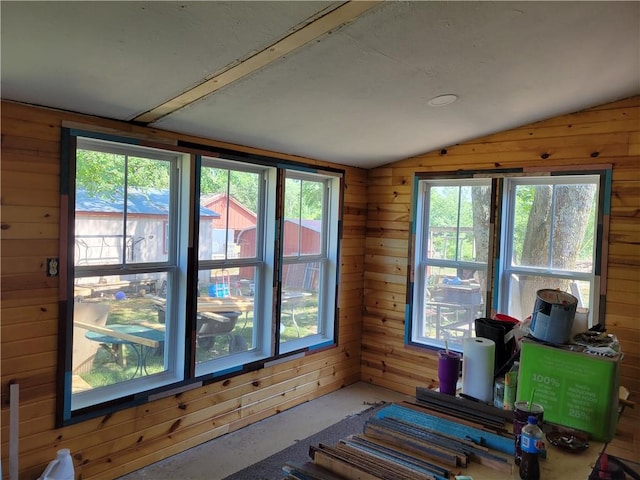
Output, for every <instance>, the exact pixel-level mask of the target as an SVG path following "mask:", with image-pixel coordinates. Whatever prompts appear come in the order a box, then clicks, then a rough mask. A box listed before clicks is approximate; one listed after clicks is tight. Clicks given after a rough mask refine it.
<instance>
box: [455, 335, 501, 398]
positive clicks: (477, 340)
mask: <svg viewBox="0 0 640 480" xmlns="http://www.w3.org/2000/svg"><path fill="white" fill-rule="evenodd" d="M495 351H496V344H495V342H494V341H493V340H489V339H488V338H482V337H472V338H464V339H463V340H462V393H464V394H466V395H470V396H472V397H473V398H477V399H478V400H482V401H483V402H489V403H492V402H493V369H494V364H495Z"/></svg>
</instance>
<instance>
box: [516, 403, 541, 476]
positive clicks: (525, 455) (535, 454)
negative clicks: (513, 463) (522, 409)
mask: <svg viewBox="0 0 640 480" xmlns="http://www.w3.org/2000/svg"><path fill="white" fill-rule="evenodd" d="M527 422H528V423H527V424H526V425H525V426H524V427H522V436H521V440H520V445H521V448H522V460H521V461H520V478H521V479H522V480H539V479H540V452H541V451H542V450H543V449H544V441H543V439H544V434H543V433H542V430H540V427H538V419H537V418H536V417H534V416H533V415H531V416H529V418H528V419H527Z"/></svg>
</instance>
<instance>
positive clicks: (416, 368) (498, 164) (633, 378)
mask: <svg viewBox="0 0 640 480" xmlns="http://www.w3.org/2000/svg"><path fill="white" fill-rule="evenodd" d="M639 144H640V97H633V98H629V99H626V100H622V101H619V102H615V103H612V104H609V105H602V106H599V107H596V108H592V109H588V110H585V111H582V112H578V113H573V114H570V115H563V116H560V117H556V118H551V119H549V120H545V121H542V122H538V123H535V124H532V125H528V126H525V127H521V128H516V129H513V130H510V131H506V132H502V133H497V134H495V135H490V136H487V137H484V138H480V139H477V140H474V141H470V142H466V143H464V144H461V145H455V146H451V147H447V148H444V149H441V150H438V151H434V152H429V153H425V154H423V155H418V156H416V157H413V158H409V159H406V160H402V161H399V162H396V163H393V164H391V165H385V166H384V167H381V168H378V169H374V170H371V171H369V194H368V195H369V196H368V198H369V201H368V203H367V208H368V212H369V215H368V221H367V240H366V251H365V282H364V285H365V296H364V303H365V312H366V314H365V315H364V316H363V326H362V331H363V334H362V351H363V354H362V379H363V380H365V381H369V382H372V383H375V384H378V385H381V386H384V387H388V388H392V389H394V390H398V391H401V392H404V393H407V394H409V395H414V394H415V387H416V383H417V381H422V382H427V381H428V379H434V378H437V365H436V362H435V355H434V354H433V353H432V354H429V353H425V351H424V350H420V349H417V348H412V347H407V346H405V345H404V338H403V335H404V314H405V304H406V302H407V298H406V289H407V265H408V263H409V259H408V253H409V243H408V242H409V231H408V228H409V212H410V208H411V205H410V202H411V197H412V193H411V188H412V187H411V186H412V185H413V177H414V175H415V173H417V172H443V171H451V170H458V169H473V170H477V169H493V168H505V167H520V168H531V167H534V168H539V167H541V166H544V167H545V168H548V167H571V166H583V165H593V164H610V165H612V166H613V175H612V178H613V186H612V198H611V215H610V233H609V242H610V243H609V251H608V277H607V280H608V282H607V291H606V296H607V300H606V310H607V315H606V318H605V322H606V326H607V329H608V331H609V332H611V333H613V334H615V335H617V336H618V337H619V338H620V339H621V341H622V347H623V349H624V351H625V352H626V353H625V357H624V360H623V366H622V369H621V371H622V373H621V382H622V384H623V385H625V386H626V387H627V388H629V390H630V391H631V398H632V399H634V398H635V400H636V401H637V399H638V398H640V382H639V381H638V378H640V355H639V352H640V322H639V321H638V307H639V306H640V303H639V299H640V246H639V244H640V227H639V225H640V224H639V223H638V218H639V217H640V193H639V192H640V157H639V154H640V147H639ZM545 153H546V154H548V158H546V159H542V158H541V156H542V155H543V154H545ZM425 355H426V356H428V357H429V361H425ZM381 357H383V359H384V360H383V359H381ZM628 418H631V420H629V421H634V418H635V417H628V416H623V422H624V421H625V420H627V419H628ZM635 421H637V418H635ZM621 428H622V430H623V431H630V430H631V429H629V428H627V427H625V426H624V425H622V427H621ZM636 430H637V428H636Z"/></svg>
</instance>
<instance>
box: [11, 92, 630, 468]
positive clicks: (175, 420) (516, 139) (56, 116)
mask: <svg viewBox="0 0 640 480" xmlns="http://www.w3.org/2000/svg"><path fill="white" fill-rule="evenodd" d="M639 119H640V97H634V98H631V99H627V100H623V101H619V102H615V103H613V104H609V105H603V106H599V107H596V108H592V109H589V110H585V111H583V112H578V113H574V114H570V115H563V116H560V117H556V118H552V119H549V120H546V121H543V122H538V123H535V124H532V125H528V126H525V127H522V128H517V129H514V130H510V131H507V132H502V133H498V134H495V135H491V136H487V137H484V138H482V139H478V140H475V141H471V142H466V143H464V144H461V145H456V146H452V147H449V148H446V149H441V150H438V151H435V152H430V153H425V154H423V155H419V156H416V157H413V158H410V159H406V160H402V161H400V162H397V163H395V164H392V165H386V166H384V167H381V168H378V169H374V170H371V171H369V172H365V171H363V170H360V169H352V168H346V169H345V170H346V177H345V186H346V188H345V196H344V199H345V204H344V224H343V237H344V239H345V241H344V243H343V249H342V252H341V255H342V256H341V259H340V262H341V265H342V271H341V278H340V282H341V283H340V287H339V292H340V295H339V306H340V319H339V322H340V325H339V336H340V338H339V346H338V347H337V348H332V349H327V350H322V351H319V352H317V353H314V354H312V355H308V356H306V357H304V358H300V359H295V360H291V361H289V362H284V363H281V364H278V365H276V366H273V367H269V368H265V369H262V370H259V371H256V372H251V373H247V374H244V375H241V376H238V377H234V378H231V379H229V380H227V381H224V382H217V383H213V384H210V385H207V386H204V387H201V388H198V389H195V390H191V391H188V392H184V393H182V394H179V395H175V396H171V397H166V398H163V399H159V400H156V401H154V402H150V403H148V404H145V405H141V406H138V407H134V408H129V409H126V410H122V411H119V412H116V413H114V414H112V415H109V416H105V417H100V418H95V419H91V420H87V421H85V422H81V423H79V424H76V425H72V426H68V427H64V428H61V429H55V428H54V414H55V406H56V398H55V388H56V381H57V379H56V354H57V352H56V347H57V345H56V340H55V339H56V337H57V330H58V309H57V300H58V293H59V292H58V287H59V285H58V280H57V279H56V278H49V277H46V272H45V260H46V258H47V257H57V256H59V244H58V235H59V232H58V218H59V214H60V212H59V196H58V184H59V177H58V175H59V172H60V158H59V156H60V153H59V152H60V143H59V142H60V128H61V126H62V124H63V122H64V123H65V124H68V122H76V123H80V124H84V125H85V126H87V125H88V126H93V127H95V128H97V129H98V128H99V129H117V130H120V131H122V132H129V133H130V134H133V135H137V136H142V137H154V138H156V139H162V140H163V141H165V142H168V143H175V141H176V140H178V139H180V140H185V141H189V142H195V143H201V144H203V145H209V146H214V147H223V148H235V149H238V150H241V151H244V152H249V153H257V154H270V155H272V156H276V157H278V158H283V159H289V160H296V161H299V160H300V159H299V158H297V157H291V156H287V155H281V154H274V153H271V152H263V151H260V150H257V149H253V148H249V147H241V146H235V145H229V144H226V143H224V142H218V141H215V140H210V139H202V138H197V137H192V136H187V135H178V134H173V133H171V132H164V131H160V130H155V129H148V128H143V127H140V126H136V125H132V124H125V123H120V122H116V121H112V120H105V119H96V118H92V117H87V116H82V115H76V114H71V113H66V112H59V111H56V110H53V109H47V108H34V107H29V106H25V105H20V104H17V103H11V102H3V103H2V123H1V128H2V160H3V161H2V179H1V186H2V220H1V223H2V228H3V233H2V241H1V244H0V247H1V248H2V273H1V277H0V280H1V282H2V292H1V294H0V300H1V301H2V305H1V308H2V324H1V331H0V333H1V336H2V353H1V360H2V389H1V391H0V393H1V397H0V398H1V404H2V410H1V412H0V413H1V416H0V420H1V424H2V431H1V432H0V433H1V435H2V459H3V461H5V462H6V459H7V453H8V439H9V437H8V428H7V425H8V420H9V410H8V390H9V389H8V384H9V382H12V381H13V382H18V383H19V384H20V386H21V405H20V418H21V424H20V467H21V472H20V473H21V478H26V479H29V478H36V477H37V476H38V474H40V473H41V472H42V470H43V469H44V467H45V465H46V463H47V462H48V461H49V460H50V459H51V458H53V457H54V455H55V451H56V450H57V449H58V448H61V447H69V448H71V449H72V451H73V452H74V456H75V462H76V468H77V472H78V473H79V474H80V475H81V476H82V478H84V479H103V478H104V479H110V478H114V477H117V476H119V475H123V474H125V473H127V472H130V471H132V470H135V469H138V468H141V467H143V466H145V465H147V464H149V463H152V462H154V461H157V460H160V459H162V458H166V457H167V456H170V455H173V454H176V453H179V452H181V451H183V450H186V449H188V448H190V447H192V446H195V445H198V444H200V443H202V442H205V441H207V440H210V439H212V438H215V437H218V436H220V435H223V434H225V433H227V432H230V431H233V430H236V429H238V428H241V427H243V426H246V425H248V424H250V423H253V422H255V421H258V420H261V419H263V418H266V417H268V416H270V415H273V414H275V413H277V412H279V411H282V410H284V409H287V408H290V407H293V406H295V405H298V404H300V403H302V402H306V401H308V400H311V399H313V398H316V397H318V396H320V395H323V394H325V393H328V392H330V391H333V390H336V389H338V388H340V387H341V386H343V385H347V384H349V383H352V382H354V381H356V380H358V379H362V380H365V381H368V382H371V383H375V384H377V385H381V386H383V387H387V388H391V389H393V390H396V391H398V392H402V393H405V394H408V395H414V394H415V387H416V386H417V385H421V386H429V385H431V384H434V383H435V381H436V380H435V379H436V378H437V371H436V361H435V357H434V355H433V354H430V353H429V352H425V351H424V350H423V349H419V348H415V347H408V346H406V345H405V342H404V336H405V304H406V301H407V300H406V289H407V284H406V281H407V265H408V263H409V262H408V253H409V245H408V241H409V221H410V212H411V196H412V188H413V177H414V175H415V173H416V172H419V171H431V172H438V171H448V170H451V169H458V168H470V169H487V168H500V167H502V168H504V167H524V168H526V167H537V166H540V165H542V164H544V166H553V167H571V166H576V165H586V164H594V163H596V162H597V163H598V164H611V165H613V191H612V199H611V218H610V220H611V222H610V245H609V254H608V264H609V266H608V279H607V280H608V282H607V288H608V290H607V304H606V307H607V317H606V323H607V327H608V329H609V330H610V331H611V332H612V333H614V334H616V335H618V337H619V338H620V339H621V343H622V347H623V349H624V351H625V352H626V355H625V360H624V363H623V368H622V383H623V384H624V385H626V386H627V387H628V388H629V389H630V390H631V394H632V399H634V397H636V399H637V397H638V394H640V383H639V382H638V378H639V375H640V355H639V353H638V352H639V351H640V323H639V322H638V321H637V311H638V298H640V249H639V248H638V243H640V238H639V237H640V233H639V228H638V223H637V219H638V217H640V196H639V194H638V192H640V158H639V157H638V155H639V154H640V125H639ZM545 153H546V154H547V155H548V158H546V159H545V160H543V159H541V156H542V155H543V154H545ZM308 163H309V164H312V165H318V166H329V167H336V165H333V164H330V163H328V162H318V161H313V160H308ZM338 168H342V167H340V166H338ZM365 198H366V199H367V201H365ZM627 418H630V419H631V421H635V422H637V420H638V417H637V415H633V416H628V417H627V416H623V422H624V421H625V420H626V419H627ZM636 430H637V429H636ZM620 431H621V432H623V433H624V434H629V432H633V431H634V429H633V428H631V427H629V426H628V425H627V424H625V423H623V424H621V427H620ZM3 471H4V472H7V473H8V465H7V464H3Z"/></svg>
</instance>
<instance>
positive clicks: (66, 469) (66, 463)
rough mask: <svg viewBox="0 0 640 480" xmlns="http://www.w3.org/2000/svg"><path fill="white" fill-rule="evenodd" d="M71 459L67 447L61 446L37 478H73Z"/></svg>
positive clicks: (66, 479) (51, 479) (50, 479)
mask: <svg viewBox="0 0 640 480" xmlns="http://www.w3.org/2000/svg"><path fill="white" fill-rule="evenodd" d="M74 478H75V473H74V471H73V459H72V458H71V451H70V450H69V449H68V448H61V449H60V450H58V453H57V454H56V458H54V459H53V460H51V461H50V462H49V465H47V468H46V469H45V470H44V472H42V475H40V476H39V477H38V480H74Z"/></svg>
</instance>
